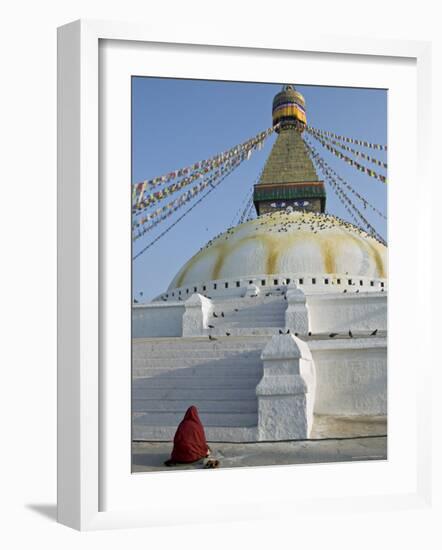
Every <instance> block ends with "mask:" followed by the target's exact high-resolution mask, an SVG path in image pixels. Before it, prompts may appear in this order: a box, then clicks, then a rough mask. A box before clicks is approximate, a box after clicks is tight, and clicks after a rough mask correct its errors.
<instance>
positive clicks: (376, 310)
mask: <svg viewBox="0 0 442 550" xmlns="http://www.w3.org/2000/svg"><path fill="white" fill-rule="evenodd" d="M307 305H308V311H309V321H310V323H309V324H310V330H311V331H312V332H313V333H321V332H327V331H337V332H338V331H346V332H347V331H348V330H353V331H357V330H374V329H378V330H387V295H386V293H385V292H382V293H381V292H377V293H372V292H367V293H358V294H355V293H354V291H353V294H342V293H341V294H318V295H312V294H310V295H308V296H307Z"/></svg>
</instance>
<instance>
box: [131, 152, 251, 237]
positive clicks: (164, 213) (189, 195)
mask: <svg viewBox="0 0 442 550" xmlns="http://www.w3.org/2000/svg"><path fill="white" fill-rule="evenodd" d="M245 158H246V155H245V154H244V153H243V154H242V155H239V156H238V157H236V158H234V159H231V160H230V161H228V162H227V163H226V164H224V166H223V167H222V168H221V169H219V170H217V171H216V172H215V173H214V174H212V175H211V176H210V177H209V178H206V179H205V180H203V181H202V182H201V183H199V184H198V185H195V186H194V187H192V188H191V189H190V190H189V191H186V192H185V193H183V194H182V195H180V196H179V197H178V198H177V199H175V200H173V201H171V202H169V203H167V204H166V205H164V206H162V207H161V208H159V209H157V210H155V211H154V212H151V213H150V214H147V215H146V216H145V217H143V218H141V219H140V220H137V221H135V222H134V223H133V225H132V230H133V231H134V230H135V229H136V228H137V227H141V226H145V227H143V229H142V230H140V231H139V232H138V233H136V234H135V235H134V236H133V240H136V239H138V238H140V237H142V236H143V235H145V234H146V233H147V232H148V231H151V230H152V229H153V228H154V227H156V226H157V225H158V224H159V223H160V222H162V221H163V220H165V219H166V218H168V217H169V216H171V215H172V214H173V213H174V212H176V211H177V210H178V209H179V208H181V207H182V206H184V205H185V204H186V203H188V202H189V201H190V200H192V199H193V198H194V197H196V196H197V195H198V194H199V193H201V191H203V190H204V189H206V188H207V187H208V186H209V185H211V186H213V184H214V182H215V181H216V180H217V179H219V178H220V177H222V176H223V175H224V174H225V173H226V172H229V173H231V172H232V171H233V170H234V169H235V168H236V167H238V166H239V165H240V164H241V163H242V162H243V160H245ZM155 218H157V219H155ZM152 220H155V221H154V222H153V223H150V224H149V225H147V226H146V224H147V223H148V222H151V221H152Z"/></svg>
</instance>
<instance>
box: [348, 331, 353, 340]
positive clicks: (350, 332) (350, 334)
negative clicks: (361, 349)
mask: <svg viewBox="0 0 442 550" xmlns="http://www.w3.org/2000/svg"><path fill="white" fill-rule="evenodd" d="M348 335H349V336H350V338H353V333H352V331H351V330H349V331H348Z"/></svg>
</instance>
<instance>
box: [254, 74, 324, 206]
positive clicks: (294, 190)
mask: <svg viewBox="0 0 442 550" xmlns="http://www.w3.org/2000/svg"><path fill="white" fill-rule="evenodd" d="M272 118H273V126H274V127H275V130H276V132H277V133H278V137H277V139H276V141H275V143H274V145H273V148H272V151H271V153H270V155H269V158H268V160H267V162H266V164H265V166H264V170H263V172H262V175H261V178H260V180H259V182H258V184H257V185H255V189H254V194H253V202H254V204H255V208H256V211H257V213H258V215H260V214H266V213H268V212H274V211H277V210H283V211H285V210H287V208H291V209H293V210H306V211H310V212H324V210H325V200H326V195H325V188H324V183H323V182H322V181H320V180H319V178H318V175H317V174H316V170H315V168H314V166H313V163H312V161H311V160H310V157H309V155H308V152H307V149H306V146H305V144H304V140H303V139H302V132H303V131H304V128H305V125H306V123H307V118H306V113H305V100H304V97H303V96H302V95H301V94H300V93H299V92H298V91H297V90H296V89H295V87H294V86H292V85H290V84H287V85H285V86H283V88H282V90H281V91H280V92H279V93H278V94H276V96H275V97H274V99H273V108H272Z"/></svg>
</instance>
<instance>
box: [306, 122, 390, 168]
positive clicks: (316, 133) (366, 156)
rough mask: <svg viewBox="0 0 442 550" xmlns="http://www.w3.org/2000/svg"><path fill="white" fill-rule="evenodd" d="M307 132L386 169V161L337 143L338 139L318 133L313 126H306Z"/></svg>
mask: <svg viewBox="0 0 442 550" xmlns="http://www.w3.org/2000/svg"><path fill="white" fill-rule="evenodd" d="M307 132H308V133H309V134H311V135H318V136H319V137H322V139H324V141H326V142H327V143H330V144H332V145H336V146H337V147H339V148H341V149H344V150H345V151H348V152H350V153H351V154H352V155H355V156H356V157H361V158H363V159H365V160H368V161H369V162H372V163H373V164H376V165H377V166H380V167H381V168H385V170H387V169H388V165H387V163H386V162H383V161H381V160H378V159H375V158H373V157H370V156H369V155H366V154H365V153H363V152H362V151H357V150H356V149H352V148H351V147H348V146H347V145H344V144H343V143H339V142H338V141H335V140H333V139H330V138H328V137H325V136H323V135H322V134H320V133H319V132H318V131H317V130H315V129H314V128H308V129H307Z"/></svg>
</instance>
